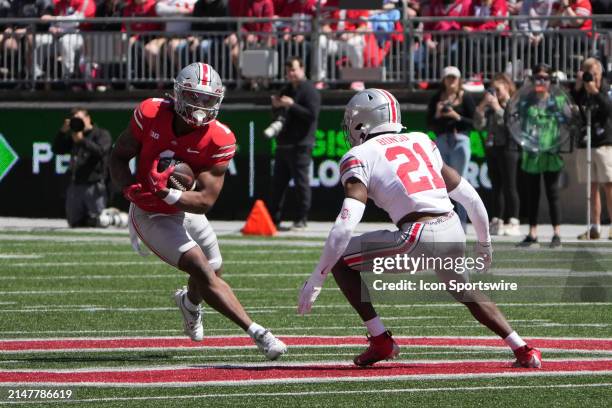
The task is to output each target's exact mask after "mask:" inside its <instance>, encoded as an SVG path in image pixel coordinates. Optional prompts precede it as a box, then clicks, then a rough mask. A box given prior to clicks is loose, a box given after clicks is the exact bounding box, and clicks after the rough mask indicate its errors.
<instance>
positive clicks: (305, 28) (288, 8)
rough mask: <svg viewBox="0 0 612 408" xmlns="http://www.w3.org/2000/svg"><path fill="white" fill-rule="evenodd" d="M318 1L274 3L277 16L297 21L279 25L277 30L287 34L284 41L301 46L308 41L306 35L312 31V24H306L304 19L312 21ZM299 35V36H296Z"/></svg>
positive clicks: (284, 0) (295, 0) (279, 1)
mask: <svg viewBox="0 0 612 408" xmlns="http://www.w3.org/2000/svg"><path fill="white" fill-rule="evenodd" d="M316 6H317V0H276V1H275V2H274V12H275V15H276V16H278V17H281V18H283V19H287V18H293V19H294V20H295V21H292V22H291V23H287V22H286V21H283V22H280V23H279V24H278V25H277V30H278V31H282V32H284V33H285V35H284V36H283V40H284V41H286V42H287V41H290V40H291V41H293V42H295V43H298V44H301V43H303V42H304V41H306V37H305V35H304V33H308V32H310V31H311V29H312V25H311V24H310V22H304V19H310V18H312V16H313V15H314V14H315V10H316ZM294 33H299V34H294Z"/></svg>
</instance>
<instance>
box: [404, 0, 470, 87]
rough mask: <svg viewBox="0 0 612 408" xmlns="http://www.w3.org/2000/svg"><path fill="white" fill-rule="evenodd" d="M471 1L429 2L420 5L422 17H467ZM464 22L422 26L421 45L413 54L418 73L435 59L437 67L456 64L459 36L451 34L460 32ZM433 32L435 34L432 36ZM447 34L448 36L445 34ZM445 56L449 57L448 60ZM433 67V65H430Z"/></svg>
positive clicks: (445, 0) (456, 21) (450, 20)
mask: <svg viewBox="0 0 612 408" xmlns="http://www.w3.org/2000/svg"><path fill="white" fill-rule="evenodd" d="M470 2H471V0H431V2H429V3H428V4H426V3H421V5H422V9H423V11H422V12H423V16H425V17H469V15H470V14H469V12H470ZM466 24H467V23H466V22H461V21H458V20H454V19H448V20H444V21H430V22H426V23H425V24H424V25H423V28H424V30H425V34H424V35H423V45H422V46H421V47H419V48H418V50H417V52H416V53H415V57H414V60H415V64H416V67H417V69H418V70H419V71H424V70H425V67H426V66H428V64H427V63H428V61H430V60H432V59H433V57H436V59H435V61H436V64H435V65H437V66H440V65H439V64H441V65H442V66H444V65H450V64H456V62H455V61H456V56H457V54H459V46H458V41H457V38H458V37H459V35H451V34H450V33H452V32H461V31H462V30H463V26H465V25H466ZM432 31H435V32H437V33H435V34H432V33H431V32H432ZM447 33H449V34H447ZM447 56H450V58H451V59H450V60H448V59H447V58H448V57H447ZM432 65H433V64H432ZM422 73H423V74H425V75H427V76H429V75H436V74H437V72H436V73H434V72H422Z"/></svg>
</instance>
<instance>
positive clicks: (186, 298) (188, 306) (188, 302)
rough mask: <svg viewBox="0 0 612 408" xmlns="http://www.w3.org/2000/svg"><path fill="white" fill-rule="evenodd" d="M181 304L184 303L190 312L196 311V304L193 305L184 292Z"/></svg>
mask: <svg viewBox="0 0 612 408" xmlns="http://www.w3.org/2000/svg"><path fill="white" fill-rule="evenodd" d="M183 305H185V307H186V308H187V310H189V311H190V312H197V311H198V305H194V304H193V303H191V300H189V296H187V293H185V295H184V296H183Z"/></svg>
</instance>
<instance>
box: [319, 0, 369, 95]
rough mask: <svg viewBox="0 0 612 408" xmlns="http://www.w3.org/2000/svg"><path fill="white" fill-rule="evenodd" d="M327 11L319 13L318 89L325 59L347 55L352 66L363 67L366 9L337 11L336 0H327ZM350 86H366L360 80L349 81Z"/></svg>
mask: <svg viewBox="0 0 612 408" xmlns="http://www.w3.org/2000/svg"><path fill="white" fill-rule="evenodd" d="M326 8H327V10H326V11H325V12H323V13H322V14H321V26H320V29H321V32H322V34H321V35H320V36H319V48H318V55H317V60H318V61H317V71H318V76H317V81H318V82H317V83H316V87H317V89H322V88H324V87H325V82H324V81H325V78H326V77H327V70H328V58H329V57H331V56H335V57H346V58H347V59H348V61H349V62H350V64H351V67H353V68H363V62H364V58H363V52H364V48H365V38H364V34H363V32H365V31H368V17H369V13H368V11H367V10H339V9H338V0H328V1H327V3H326ZM351 89H353V90H356V91H360V90H363V89H365V85H364V83H363V82H361V81H355V82H353V83H351Z"/></svg>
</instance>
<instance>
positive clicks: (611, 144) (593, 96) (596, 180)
mask: <svg viewBox="0 0 612 408" xmlns="http://www.w3.org/2000/svg"><path fill="white" fill-rule="evenodd" d="M586 72H588V73H589V74H590V75H589V77H588V78H586V79H585V73H586ZM609 89H610V86H609V84H608V82H607V81H606V80H605V78H604V77H603V67H602V65H601V62H599V61H598V60H597V59H595V58H588V59H586V60H585V61H584V63H583V64H582V69H581V70H580V71H579V72H578V76H577V78H576V85H575V87H574V89H573V91H572V96H573V97H574V101H575V102H576V104H577V105H578V106H579V107H580V113H581V114H582V116H583V119H584V120H585V123H586V109H587V108H588V109H591V146H592V161H591V176H592V180H591V222H592V224H591V226H590V229H589V231H587V232H585V233H583V234H581V235H579V236H578V239H586V238H587V234H588V237H589V238H590V239H599V237H600V235H601V194H600V191H599V190H600V188H601V187H603V190H604V194H605V195H606V203H607V204H608V215H609V216H610V217H612V101H611V100H610V99H609V98H608V90H609ZM581 136H582V138H581V140H580V142H579V145H578V146H579V147H580V149H579V150H578V158H577V161H576V164H577V166H578V181H579V182H581V183H586V181H587V180H586V170H587V161H586V150H585V149H584V148H585V147H586V131H585V132H584V133H583V134H582V135H581ZM608 238H609V239H612V227H611V228H610V232H609V234H608Z"/></svg>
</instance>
